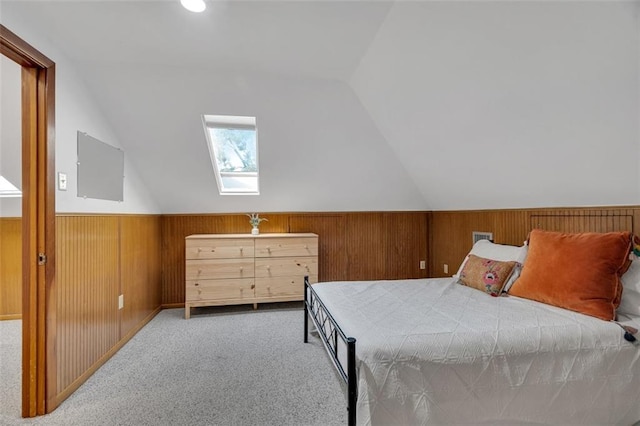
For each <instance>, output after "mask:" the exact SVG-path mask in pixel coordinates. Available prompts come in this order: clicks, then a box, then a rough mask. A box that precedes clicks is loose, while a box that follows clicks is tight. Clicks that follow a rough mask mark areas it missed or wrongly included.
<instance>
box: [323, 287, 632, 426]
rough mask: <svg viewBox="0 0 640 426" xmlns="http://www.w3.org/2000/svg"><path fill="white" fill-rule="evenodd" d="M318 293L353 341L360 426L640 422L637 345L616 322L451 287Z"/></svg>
mask: <svg viewBox="0 0 640 426" xmlns="http://www.w3.org/2000/svg"><path fill="white" fill-rule="evenodd" d="M313 288H314V289H315V290H316V292H317V293H318V295H319V296H320V298H321V299H322V301H323V302H324V303H325V305H326V306H327V308H328V309H329V311H330V312H331V314H332V315H333V316H334V318H335V319H336V320H337V321H338V323H339V324H340V326H341V328H342V329H343V331H344V332H345V334H346V335H347V336H351V337H355V338H356V339H357V345H356V356H357V363H358V366H357V372H358V404H357V421H358V424H375V425H399V424H402V425H410V424H411V425H412V424H452V423H453V424H514V423H521V424H522V423H536V424H541V423H542V424H581V425H584V424H621V425H630V424H633V423H634V422H636V421H639V420H640V402H639V401H640V346H638V345H637V344H636V345H633V344H631V343H629V342H627V341H626V340H624V339H623V331H622V329H621V328H620V327H619V326H618V325H616V324H614V323H612V322H607V321H602V320H600V319H597V318H593V317H589V316H586V315H582V314H578V313H574V312H571V311H567V310H564V309H560V308H555V307H553V306H548V305H545V304H542V303H537V302H533V301H529V300H525V299H520V298H516V297H512V296H510V297H491V296H489V295H487V294H485V293H482V292H480V291H478V290H474V289H471V288H468V287H464V286H461V285H458V284H455V282H454V281H452V280H451V279H428V280H427V279H422V280H402V281H367V282H331V283H319V284H315V285H314V286H313ZM625 323H627V324H635V325H636V327H637V326H638V325H640V320H639V319H638V318H625ZM639 337H640V336H639ZM343 353H344V352H343ZM345 368H346V364H345Z"/></svg>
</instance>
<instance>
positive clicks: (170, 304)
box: [161, 303, 184, 309]
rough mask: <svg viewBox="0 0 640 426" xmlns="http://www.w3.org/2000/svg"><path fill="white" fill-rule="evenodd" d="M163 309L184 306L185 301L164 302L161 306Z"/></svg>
mask: <svg viewBox="0 0 640 426" xmlns="http://www.w3.org/2000/svg"><path fill="white" fill-rule="evenodd" d="M161 308H162V309H176V308H184V303H164V304H162V306H161Z"/></svg>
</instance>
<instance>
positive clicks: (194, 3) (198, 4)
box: [180, 0, 207, 13]
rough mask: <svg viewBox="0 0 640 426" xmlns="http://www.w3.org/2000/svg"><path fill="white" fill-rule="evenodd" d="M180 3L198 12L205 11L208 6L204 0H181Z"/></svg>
mask: <svg viewBox="0 0 640 426" xmlns="http://www.w3.org/2000/svg"><path fill="white" fill-rule="evenodd" d="M180 4H182V7H184V8H185V9H187V10H190V11H191V12H196V13H199V12H204V10H205V9H206V8H207V5H206V4H205V2H204V0H180Z"/></svg>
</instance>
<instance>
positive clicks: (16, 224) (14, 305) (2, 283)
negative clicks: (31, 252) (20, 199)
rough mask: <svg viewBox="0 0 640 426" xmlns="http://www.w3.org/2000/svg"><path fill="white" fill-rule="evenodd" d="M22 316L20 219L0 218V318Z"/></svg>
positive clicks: (7, 318) (6, 318)
mask: <svg viewBox="0 0 640 426" xmlns="http://www.w3.org/2000/svg"><path fill="white" fill-rule="evenodd" d="M19 318H22V219H21V218H19V217H2V218H0V320H9V319H19Z"/></svg>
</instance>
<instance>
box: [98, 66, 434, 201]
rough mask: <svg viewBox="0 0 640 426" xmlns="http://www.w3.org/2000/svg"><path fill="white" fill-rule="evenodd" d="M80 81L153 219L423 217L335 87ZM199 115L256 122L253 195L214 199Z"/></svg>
mask: <svg viewBox="0 0 640 426" xmlns="http://www.w3.org/2000/svg"><path fill="white" fill-rule="evenodd" d="M90 73H91V75H92V76H93V77H92V78H93V79H94V80H93V88H94V90H96V93H99V97H100V99H101V102H103V105H104V107H105V110H106V111H109V117H110V119H111V121H112V122H114V123H118V125H119V129H126V133H125V134H123V135H122V141H123V143H124V144H125V146H126V148H127V150H128V152H129V153H130V154H131V156H132V157H133V158H135V160H136V163H137V164H139V165H140V172H141V175H142V176H143V177H144V179H145V181H146V182H147V185H148V187H149V188H150V190H151V191H152V193H153V196H154V198H155V199H156V200H158V202H159V204H160V207H161V210H162V212H163V213H203V212H251V211H258V212H283V211H285V212H286V211H365V210H374V211H375V210H421V209H423V208H424V207H425V206H424V202H423V200H422V197H421V194H420V192H419V191H418V190H417V187H416V185H415V183H414V181H413V180H412V178H411V177H410V176H409V174H408V173H407V172H406V170H405V169H404V167H403V166H402V165H401V164H400V163H399V162H398V160H397V158H396V157H395V155H394V153H393V151H392V150H391V149H390V147H389V145H388V143H387V141H386V140H385V139H384V138H383V137H382V136H381V135H380V133H379V132H378V130H377V129H376V127H375V125H374V123H373V122H372V121H371V118H370V117H369V115H368V114H367V113H366V111H365V110H364V109H363V108H362V105H361V104H360V102H359V101H358V99H357V97H356V96H355V95H354V93H353V91H352V90H351V89H350V87H349V86H348V85H347V84H345V83H343V82H338V81H332V80H329V81H328V80H320V79H312V78H300V79H298V78H295V77H283V76H275V75H268V74H266V73H259V74H257V73H246V72H237V71H236V72H228V73H225V72H220V71H216V72H213V71H207V70H205V69H196V68H181V67H179V66H176V67H154V68H144V67H134V66H128V67H105V66H101V67H97V68H92V69H90ZM123 99H126V103H125V104H123V103H122V100H123ZM202 114H213V115H246V116H255V117H257V127H258V140H259V142H258V145H259V163H260V164H259V167H260V192H261V193H260V195H258V196H255V195H253V196H247V195H244V196H232V195H225V196H221V195H219V194H218V189H217V186H216V180H215V177H214V175H213V169H212V166H211V161H210V158H209V152H208V150H207V144H206V139H205V134H204V129H203V127H202V124H201V115H202Z"/></svg>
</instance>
